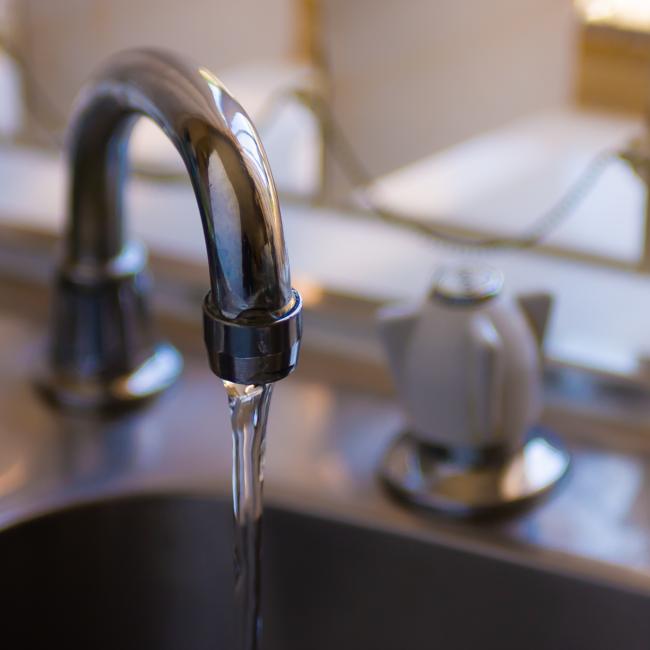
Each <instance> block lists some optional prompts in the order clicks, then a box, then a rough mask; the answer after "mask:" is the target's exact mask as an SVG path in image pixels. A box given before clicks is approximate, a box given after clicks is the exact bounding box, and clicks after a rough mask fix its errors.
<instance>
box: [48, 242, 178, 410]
mask: <svg viewBox="0 0 650 650" xmlns="http://www.w3.org/2000/svg"><path fill="white" fill-rule="evenodd" d="M146 262H147V255H146V250H145V248H144V247H143V246H142V245H140V244H138V243H136V242H129V243H128V244H127V245H125V246H124V248H123V250H122V251H121V252H120V254H119V255H118V256H116V257H115V258H113V259H112V260H110V262H108V263H106V264H104V265H102V266H98V265H92V266H84V265H82V264H75V265H74V266H70V265H65V264H64V265H63V267H62V268H61V269H60V271H59V272H58V274H57V277H56V280H55V287H54V299H53V305H52V332H51V345H50V351H49V358H48V359H47V362H48V363H47V366H46V368H45V369H44V371H43V372H42V373H41V374H40V376H39V377H38V379H37V383H38V386H39V388H40V389H41V390H42V392H43V393H44V394H45V395H46V397H48V398H49V399H50V400H51V401H53V402H55V403H57V404H60V405H62V406H66V407H72V408H91V409H98V408H103V407H108V406H112V405H115V404H133V403H135V402H139V401H141V400H143V399H147V398H150V397H153V396H154V395H157V394H158V393H160V392H162V391H163V390H165V389H166V388H168V387H169V386H171V385H172V384H173V383H174V381H175V380H176V379H177V377H178V376H179V375H180V373H181V370H182V367H183V360H182V357H181V355H180V353H179V352H178V351H177V350H176V349H175V348H174V347H173V346H172V345H170V344H169V343H164V342H159V341H157V340H156V337H155V335H154V332H153V329H154V328H153V321H152V316H151V312H150V308H149V295H148V294H149V290H150V287H151V278H150V275H149V273H148V272H147V269H146Z"/></svg>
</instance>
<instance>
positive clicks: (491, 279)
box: [431, 264, 503, 307]
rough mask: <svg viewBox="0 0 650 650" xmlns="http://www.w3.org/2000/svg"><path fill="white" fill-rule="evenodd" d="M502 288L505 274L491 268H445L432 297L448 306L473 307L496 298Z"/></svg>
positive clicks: (438, 276)
mask: <svg viewBox="0 0 650 650" xmlns="http://www.w3.org/2000/svg"><path fill="white" fill-rule="evenodd" d="M502 288H503V273H501V271H499V270H498V269H495V268H493V267H491V266H487V265H473V266H468V265H466V264H465V265H455V266H444V267H443V268H442V269H441V270H440V271H439V272H438V275H437V278H436V282H435V285H434V288H433V292H432V294H431V295H432V297H433V298H435V299H436V300H440V301H441V302H444V303H446V304H448V305H454V306H459V307H460V306H473V305H477V304H479V303H482V302H486V301H488V300H491V299H492V298H495V297H496V296H498V295H499V294H500V293H501V289H502Z"/></svg>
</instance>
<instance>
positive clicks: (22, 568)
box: [0, 495, 650, 650]
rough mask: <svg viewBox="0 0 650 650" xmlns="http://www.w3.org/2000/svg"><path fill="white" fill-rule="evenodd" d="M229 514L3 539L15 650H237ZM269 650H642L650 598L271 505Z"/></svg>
mask: <svg viewBox="0 0 650 650" xmlns="http://www.w3.org/2000/svg"><path fill="white" fill-rule="evenodd" d="M230 526H231V520H230V508H229V504H228V503H227V502H226V501H225V500H222V499H219V498H216V497H215V498H211V497H208V496H193V495H185V496H184V495H153V496H139V497H120V498H112V499H108V500H105V501H100V502H96V503H91V504H87V505H82V506H77V507H74V508H71V509H64V510H61V511H58V512H54V513H51V514H47V515H45V516H41V517H38V518H35V519H33V520H31V521H28V522H26V523H22V524H19V525H16V526H14V527H11V528H9V529H7V530H5V531H3V532H2V533H0V575H1V576H2V590H1V595H0V607H1V610H0V611H2V620H3V623H2V634H3V636H4V638H5V639H10V640H11V643H10V644H9V645H8V646H7V647H11V648H12V649H14V650H15V649H18V648H20V649H22V648H30V649H34V648H46V647H65V648H66V650H76V649H77V648H79V649H81V648H83V649H84V650H87V649H89V648H93V649H94V650H101V649H103V648H106V649H109V648H110V649H111V650H115V649H116V648H119V649H120V650H129V649H131V648H133V649H134V650H135V649H138V650H143V649H146V650H163V649H164V650H167V649H169V650H172V649H173V650H180V649H182V650H195V649H196V650H199V649H201V650H208V649H211V650H216V649H218V648H223V649H227V650H230V649H231V642H230V639H231V630H230V621H231V615H232V599H231V594H232V568H231V527H230ZM264 536H265V537H264V543H265V547H264V553H265V565H264V605H263V607H264V614H265V628H264V642H265V643H264V648H265V650H275V649H277V650H292V649H294V648H295V649H296V650H321V649H323V650H325V649H327V650H332V649H333V648H336V649H337V650H348V649H350V650H352V649H355V650H359V649H368V650H384V649H385V650H402V649H407V648H434V647H435V648H444V649H447V650H452V649H458V650H461V649H462V650H467V649H468V648H474V647H481V648H494V649H495V650H497V649H498V650H508V649H510V648H512V649H513V650H514V649H517V650H520V649H521V648H526V649H527V650H537V649H540V650H541V649H551V648H567V649H568V648H571V649H572V650H576V649H580V648H585V649H589V650H598V649H599V648H603V649H605V648H607V649H611V648H614V647H618V648H626V650H633V649H635V648H639V649H640V648H647V647H648V642H649V640H650V598H649V597H648V596H645V595H642V594H637V593H634V592H632V591H623V590H619V589H617V588H612V587H605V586H602V585H597V584H592V583H589V582H586V581H584V580H582V579H578V578H573V577H569V576H561V575H558V574H551V573H546V572H545V571H542V570H539V569H532V568H530V567H524V566H522V565H517V564H514V563H510V562H506V561H501V560H497V559H494V558H489V557H487V556H482V555H477V554H471V555H470V554H468V553H466V552H463V551H459V550H452V549H449V548H447V547H444V546H440V545H436V544H432V543H431V542H430V541H426V540H419V541H418V540H416V539H413V538H408V537H405V536H402V535H398V534H395V533H390V532H386V531H380V530H376V529H372V528H369V527H362V526H352V525H348V524H344V523H337V522H333V521H330V520H327V519H325V518H318V517H314V516H305V515H302V514H296V513H294V512H290V511H287V510H281V509H275V508H270V509H269V511H268V515H267V517H266V520H265V531H264Z"/></svg>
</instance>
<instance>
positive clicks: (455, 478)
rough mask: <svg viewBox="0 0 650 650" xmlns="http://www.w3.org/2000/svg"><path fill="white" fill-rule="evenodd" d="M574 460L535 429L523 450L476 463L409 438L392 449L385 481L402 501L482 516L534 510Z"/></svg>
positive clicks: (449, 512) (399, 440)
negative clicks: (519, 510)
mask: <svg viewBox="0 0 650 650" xmlns="http://www.w3.org/2000/svg"><path fill="white" fill-rule="evenodd" d="M570 460H571V457H570V455H569V452H568V451H567V449H566V448H565V447H564V445H563V444H562V443H561V442H560V441H559V440H558V439H557V438H555V437H554V436H552V435H550V434H548V433H547V432H545V431H542V430H540V429H538V428H535V429H533V430H532V431H531V432H530V434H529V436H528V438H527V440H526V442H525V443H524V445H523V446H522V447H520V448H519V449H516V450H514V451H512V450H511V451H505V450H503V453H501V454H490V457H485V458H483V459H478V460H477V459H474V460H473V461H472V462H467V461H462V460H459V459H458V458H454V457H453V454H450V453H448V452H446V451H445V450H444V449H438V448H432V447H431V446H428V445H425V444H422V443H421V442H419V441H418V440H417V438H416V437H415V436H413V435H412V434H410V433H404V434H402V435H401V436H399V437H398V438H397V439H396V440H395V441H394V442H393V444H392V445H391V446H390V447H389V449H388V451H387V453H386V455H385V457H384V460H383V464H382V467H381V469H380V475H381V479H382V481H383V483H384V485H385V486H386V487H387V488H388V490H389V491H390V492H391V493H393V494H394V495H396V496H397V497H398V498H399V499H401V500H403V501H405V502H407V503H409V504H411V505H415V506H419V507H421V508H425V509H428V510H433V511H436V512H439V513H444V514H447V515H452V516H455V517H461V518H462V517H465V518H471V517H481V516H489V515H494V514H499V513H502V512H504V511H507V510H515V509H518V508H521V507H524V506H526V505H531V504H532V503H534V502H535V501H537V500H538V499H540V498H541V497H543V496H545V495H546V494H548V493H549V491H550V490H551V489H552V488H553V487H554V486H555V485H556V484H557V483H558V482H559V481H560V480H561V479H562V478H563V477H564V476H565V475H566V473H567V471H568V469H569V466H570Z"/></svg>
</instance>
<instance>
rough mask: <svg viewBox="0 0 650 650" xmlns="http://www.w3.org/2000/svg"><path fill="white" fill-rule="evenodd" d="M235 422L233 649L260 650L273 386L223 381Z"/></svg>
mask: <svg viewBox="0 0 650 650" xmlns="http://www.w3.org/2000/svg"><path fill="white" fill-rule="evenodd" d="M224 386H225V387H226V392H227V393H228V402H229V404H230V415H231V419H232V435H233V448H232V452H233V453H232V496H233V514H234V562H235V619H234V623H235V645H234V650H259V648H260V639H261V635H262V618H261V612H260V573H261V566H260V563H261V550H262V547H261V542H262V539H261V534H262V526H261V524H262V511H263V503H262V484H263V480H264V443H265V437H266V420H267V416H268V412H269V403H270V401H271V392H272V389H273V386H272V384H267V385H265V386H244V385H241V384H233V383H230V382H226V381H225V382H224Z"/></svg>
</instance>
